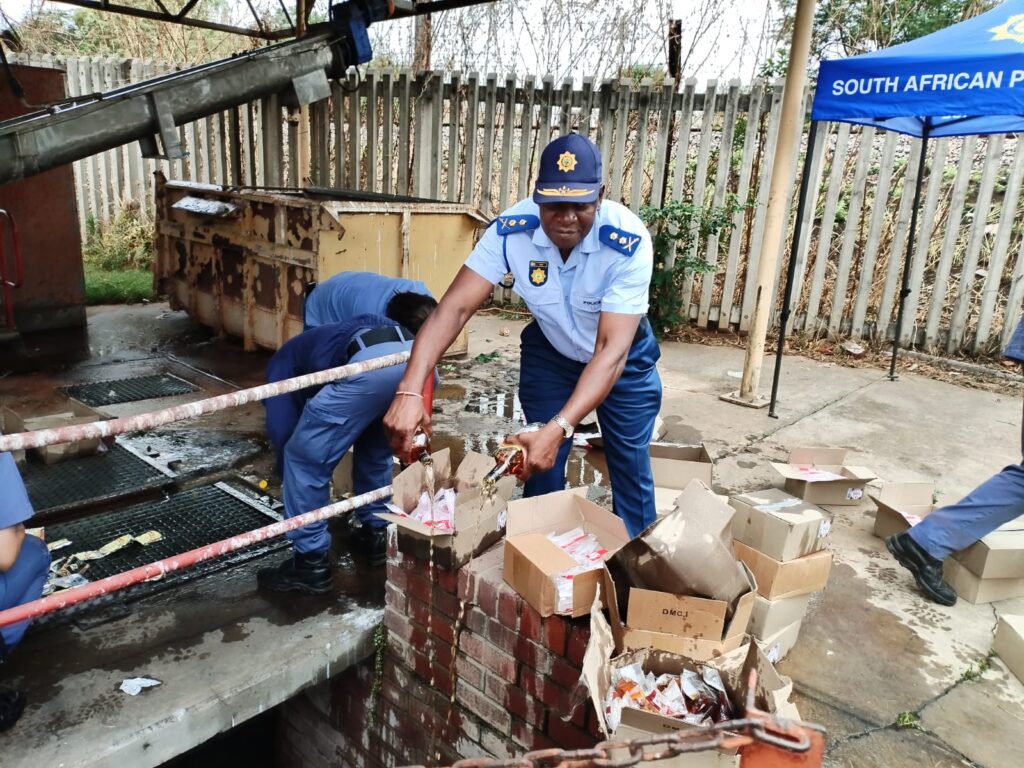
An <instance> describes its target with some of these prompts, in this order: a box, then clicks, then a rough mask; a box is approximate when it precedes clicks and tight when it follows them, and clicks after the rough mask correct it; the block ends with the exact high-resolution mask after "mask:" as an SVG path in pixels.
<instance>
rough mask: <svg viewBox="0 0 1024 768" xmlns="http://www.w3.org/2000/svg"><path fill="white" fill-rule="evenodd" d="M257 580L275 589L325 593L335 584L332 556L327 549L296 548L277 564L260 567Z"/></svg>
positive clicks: (262, 585) (266, 587)
mask: <svg viewBox="0 0 1024 768" xmlns="http://www.w3.org/2000/svg"><path fill="white" fill-rule="evenodd" d="M256 583H257V584H259V585H260V586H261V587H263V588H264V589H270V590H273V591H274V592H305V593H306V594H309V595H323V594H326V593H328V592H330V591H331V589H332V588H333V586H334V574H333V572H332V571H331V556H330V553H329V552H327V551H324V552H305V553H302V552H295V553H294V554H292V556H291V557H290V558H289V559H287V560H285V561H284V562H283V563H281V564H280V565H278V566H277V567H276V568H261V569H260V570H259V571H257V572H256Z"/></svg>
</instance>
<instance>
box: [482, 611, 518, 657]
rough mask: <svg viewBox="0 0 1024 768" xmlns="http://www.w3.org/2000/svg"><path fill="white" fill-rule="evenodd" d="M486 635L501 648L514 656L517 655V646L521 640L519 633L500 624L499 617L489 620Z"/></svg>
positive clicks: (493, 643)
mask: <svg viewBox="0 0 1024 768" xmlns="http://www.w3.org/2000/svg"><path fill="white" fill-rule="evenodd" d="M485 637H486V638H487V640H488V641H489V642H490V643H491V644H492V645H494V646H495V647H497V648H498V649H499V650H501V651H504V652H505V653H508V654H511V655H513V656H514V655H516V646H517V645H518V643H519V640H520V638H519V635H518V634H516V633H515V631H513V630H511V629H509V628H508V627H504V626H502V625H501V624H499V623H498V621H497V619H489V620H488V622H487V627H486V632H485Z"/></svg>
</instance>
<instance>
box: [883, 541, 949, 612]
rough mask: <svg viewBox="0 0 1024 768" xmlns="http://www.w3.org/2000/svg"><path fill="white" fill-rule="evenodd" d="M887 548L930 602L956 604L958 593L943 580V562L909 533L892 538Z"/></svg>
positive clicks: (887, 543) (886, 542)
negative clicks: (909, 573)
mask: <svg viewBox="0 0 1024 768" xmlns="http://www.w3.org/2000/svg"><path fill="white" fill-rule="evenodd" d="M885 546H886V547H887V548H888V550H889V551H890V552H891V553H892V556H893V557H895V558H896V561H897V562H898V563H899V564H900V565H902V566H903V567H904V568H906V569H907V570H908V571H910V572H911V573H912V574H913V575H914V579H915V580H916V581H917V586H919V587H920V588H921V591H922V592H924V593H925V595H926V596H927V597H928V598H929V599H930V600H932V601H934V602H936V603H938V604H939V605H955V604H956V592H954V591H953V588H952V587H950V586H949V584H947V583H946V582H945V581H943V580H942V561H941V560H937V559H936V558H934V557H932V556H931V555H929V554H928V553H927V552H925V551H924V549H923V548H922V547H921V545H920V544H918V543H917V542H916V541H914V539H913V538H912V537H911V536H910V534H909V533H907V532H903V533H897V534H896V535H895V536H890V537H889V538H887V539H886V540H885Z"/></svg>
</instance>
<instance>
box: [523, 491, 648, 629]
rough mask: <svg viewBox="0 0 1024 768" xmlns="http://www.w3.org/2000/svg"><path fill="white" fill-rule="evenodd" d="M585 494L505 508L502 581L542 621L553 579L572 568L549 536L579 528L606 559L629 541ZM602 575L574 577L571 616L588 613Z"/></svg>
mask: <svg viewBox="0 0 1024 768" xmlns="http://www.w3.org/2000/svg"><path fill="white" fill-rule="evenodd" d="M586 495H587V490H586V488H573V489H571V490H567V491H557V492H555V493H548V494H545V495H543V496H534V497H533V498H529V499H519V500H517V501H513V502H511V503H510V504H509V505H508V527H507V534H506V539H505V581H506V582H508V584H509V585H510V586H511V587H512V588H513V589H514V590H515V591H516V592H518V593H519V594H520V595H521V596H522V597H523V599H524V600H526V602H528V603H529V604H530V605H531V606H533V608H534V609H535V610H536V611H537V612H538V613H540V615H541V616H552V615H554V614H555V611H556V608H557V604H558V594H557V592H556V589H555V583H554V581H553V578H552V577H554V576H556V575H558V574H560V573H562V572H564V571H567V570H569V569H570V568H574V567H576V565H577V563H576V561H575V560H574V559H573V558H572V557H570V556H569V555H567V554H566V553H565V552H563V551H562V550H561V549H560V548H559V547H558V546H556V545H555V544H553V543H552V542H551V541H550V540H549V539H548V537H547V535H548V534H549V533H554V534H561V533H565V532H566V531H571V530H572V529H573V528H576V527H577V526H578V527H581V528H583V530H584V531H585V532H586V533H592V534H594V536H595V537H596V538H597V540H598V541H599V542H601V544H602V545H603V546H604V547H605V548H606V549H607V550H608V554H609V555H611V554H613V553H614V552H616V551H617V550H618V549H619V548H620V547H622V545H624V544H625V543H626V542H627V541H629V534H628V533H627V532H626V525H625V524H624V523H623V522H622V520H620V519H619V518H618V517H617V516H616V515H614V514H613V513H611V512H609V511H608V510H606V509H604V508H603V507H599V506H598V505H597V504H594V503H593V502H591V501H587V499H586ZM603 578H604V576H603V571H602V570H601V569H598V570H593V571H587V572H585V573H581V574H578V575H576V576H574V577H573V580H572V587H573V599H572V604H573V608H572V615H573V616H574V617H578V616H586V615H587V614H588V613H590V609H591V606H592V604H593V602H594V597H595V595H596V594H597V591H598V586H599V585H600V583H601V581H602V580H603Z"/></svg>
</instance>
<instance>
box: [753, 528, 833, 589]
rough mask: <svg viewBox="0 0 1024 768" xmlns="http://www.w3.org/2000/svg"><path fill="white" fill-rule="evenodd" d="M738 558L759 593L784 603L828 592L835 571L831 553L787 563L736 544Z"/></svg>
mask: <svg viewBox="0 0 1024 768" xmlns="http://www.w3.org/2000/svg"><path fill="white" fill-rule="evenodd" d="M735 547H736V557H738V558H739V559H740V560H741V561H743V562H744V563H745V564H746V566H747V567H748V568H750V570H751V572H752V573H753V574H754V578H755V579H756V580H757V593H758V594H759V595H761V597H766V598H768V599H769V600H781V599H782V598H784V597H795V596H796V595H806V594H809V593H811V592H817V591H819V590H821V589H824V588H825V585H826V584H827V583H828V574H829V572H830V571H831V570H832V553H831V552H829V551H828V550H822V551H820V552H814V553H813V554H810V555H805V556H804V557H800V558H797V559H796V560H790V561H789V562H786V563H783V562H780V561H778V560H776V559H775V558H772V557H768V555H765V554H762V553H761V552H758V551H757V550H756V549H751V548H750V547H748V546H747V545H746V544H741V543H740V542H738V541H737V542H735Z"/></svg>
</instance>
